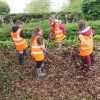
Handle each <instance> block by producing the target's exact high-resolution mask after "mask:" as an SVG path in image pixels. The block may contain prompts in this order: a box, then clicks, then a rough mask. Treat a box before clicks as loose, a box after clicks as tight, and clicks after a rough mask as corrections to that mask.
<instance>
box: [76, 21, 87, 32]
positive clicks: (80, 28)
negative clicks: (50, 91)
mask: <svg viewBox="0 0 100 100" xmlns="http://www.w3.org/2000/svg"><path fill="white" fill-rule="evenodd" d="M85 28H86V23H85V21H84V20H80V21H79V22H78V29H79V31H82V30H84V29H85Z"/></svg>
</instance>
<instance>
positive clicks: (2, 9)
mask: <svg viewBox="0 0 100 100" xmlns="http://www.w3.org/2000/svg"><path fill="white" fill-rule="evenodd" d="M9 12H10V8H9V5H8V4H7V3H6V2H4V1H1V0H0V14H7V13H9Z"/></svg>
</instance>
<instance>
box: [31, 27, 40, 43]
mask: <svg viewBox="0 0 100 100" xmlns="http://www.w3.org/2000/svg"><path fill="white" fill-rule="evenodd" d="M40 30H41V27H36V28H35V29H34V30H33V35H32V37H31V42H32V41H33V40H34V38H35V37H36V35H38V32H39V31H40Z"/></svg>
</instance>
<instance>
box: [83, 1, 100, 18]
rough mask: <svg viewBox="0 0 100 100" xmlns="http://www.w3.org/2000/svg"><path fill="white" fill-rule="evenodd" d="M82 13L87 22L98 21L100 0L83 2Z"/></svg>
mask: <svg viewBox="0 0 100 100" xmlns="http://www.w3.org/2000/svg"><path fill="white" fill-rule="evenodd" d="M82 11H83V14H84V17H85V18H86V19H87V20H97V19H100V0H89V1H87V0H84V3H83V4H82Z"/></svg>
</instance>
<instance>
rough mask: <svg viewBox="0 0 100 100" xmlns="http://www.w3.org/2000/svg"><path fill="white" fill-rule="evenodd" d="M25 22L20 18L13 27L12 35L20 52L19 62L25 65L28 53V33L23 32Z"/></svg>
mask: <svg viewBox="0 0 100 100" xmlns="http://www.w3.org/2000/svg"><path fill="white" fill-rule="evenodd" d="M22 28H23V22H22V21H20V20H18V21H17V22H16V24H15V26H13V27H12V32H11V37H12V39H13V41H14V43H15V46H16V49H17V50H18V53H19V58H18V59H19V64H20V65H24V64H25V62H24V54H26V51H25V50H26V48H27V47H28V45H27V43H26V41H25V38H26V35H25V34H24V33H23V29H22Z"/></svg>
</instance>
